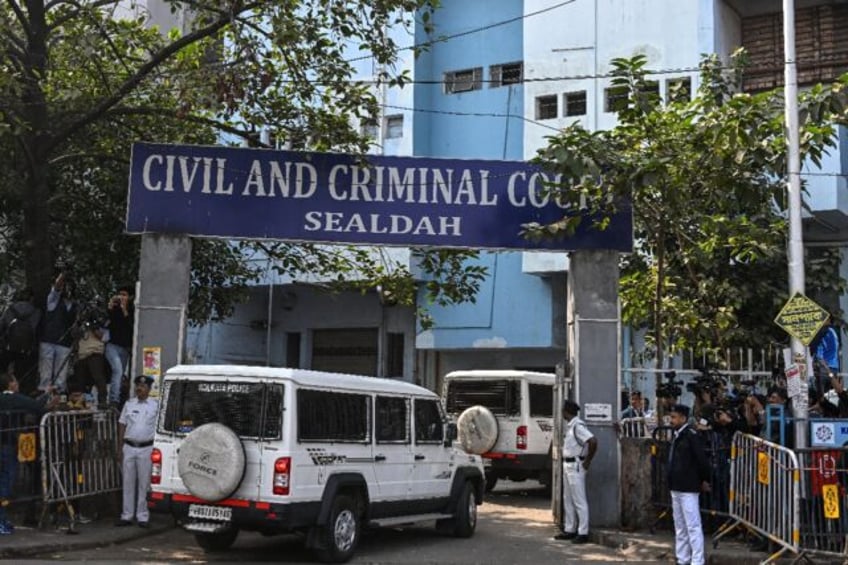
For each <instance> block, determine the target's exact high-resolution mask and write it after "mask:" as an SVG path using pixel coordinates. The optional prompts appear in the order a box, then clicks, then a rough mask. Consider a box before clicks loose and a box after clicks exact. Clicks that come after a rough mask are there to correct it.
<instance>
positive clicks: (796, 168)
mask: <svg viewBox="0 0 848 565" xmlns="http://www.w3.org/2000/svg"><path fill="white" fill-rule="evenodd" d="M783 53H784V84H783V94H784V100H785V120H786V146H787V147H786V150H787V159H786V167H787V171H786V173H787V174H786V176H787V187H786V188H787V193H788V196H789V199H788V200H789V248H788V258H789V295H790V296H794V295H795V293H801V294H805V291H804V288H805V280H804V240H803V234H802V225H801V150H800V141H799V133H798V72H797V68H796V63H795V0H783ZM791 343H792V362H793V363H797V364H799V365H800V366H801V375H803V376H804V377H805V379H804V382H803V383H802V386H801V394H799V395H797V396H794V397H793V398H792V412H793V415H794V417H795V447H797V448H802V447H806V446H807V435H806V425H807V402H808V395H807V382H808V381H807V379H809V376H810V375H807V374H806V368H807V348H806V347H805V346H804V344H803V343H801V341H800V340H799V339H798V338H796V337H793V338H792V341H791Z"/></svg>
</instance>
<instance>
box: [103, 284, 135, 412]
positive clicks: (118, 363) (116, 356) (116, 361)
mask: <svg viewBox="0 0 848 565" xmlns="http://www.w3.org/2000/svg"><path fill="white" fill-rule="evenodd" d="M134 321H135V308H134V307H133V304H132V294H131V293H130V288H129V287H128V286H122V287H121V288H119V289H118V294H116V295H115V296H113V297H112V300H110V301H109V334H110V339H109V343H107V344H106V359H107V360H108V361H109V367H110V369H111V371H112V373H111V377H112V378H111V379H110V384H109V404H111V405H112V406H114V407H115V408H118V407H119V406H120V404H121V381H122V380H123V378H124V372H125V371H126V370H127V363H128V362H129V358H130V351H132V340H133V324H134Z"/></svg>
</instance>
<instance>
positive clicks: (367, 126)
mask: <svg viewBox="0 0 848 565" xmlns="http://www.w3.org/2000/svg"><path fill="white" fill-rule="evenodd" d="M360 133H361V134H362V137H367V138H368V139H377V137H378V135H379V133H380V132H379V131H378V124H377V120H375V119H373V118H366V119H364V120H362V122H361V123H360Z"/></svg>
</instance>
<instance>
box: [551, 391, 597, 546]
mask: <svg viewBox="0 0 848 565" xmlns="http://www.w3.org/2000/svg"><path fill="white" fill-rule="evenodd" d="M579 412H580V406H579V405H578V404H577V403H576V402H572V401H571V400H566V401H565V402H563V405H562V416H563V419H564V420H565V421H566V424H565V430H564V431H563V441H562V472H563V481H562V505H563V513H564V514H565V524H564V525H563V531H562V533H560V534H557V535H556V536H555V539H559V540H571V542H572V543H587V542H588V541H589V503H588V502H587V501H586V472H587V471H588V470H589V466H590V465H591V463H592V458H593V457H594V456H595V451H597V449H598V440H597V439H595V436H594V435H592V432H590V431H589V428H587V427H586V424H585V423H584V422H583V420H581V419H580V418H578V417H577V414H578V413H579Z"/></svg>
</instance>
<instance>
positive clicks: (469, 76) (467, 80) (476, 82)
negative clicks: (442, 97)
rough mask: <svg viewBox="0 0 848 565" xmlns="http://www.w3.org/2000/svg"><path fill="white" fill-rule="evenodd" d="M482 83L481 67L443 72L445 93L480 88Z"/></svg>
mask: <svg viewBox="0 0 848 565" xmlns="http://www.w3.org/2000/svg"><path fill="white" fill-rule="evenodd" d="M482 85H483V67H476V68H473V69H463V70H461V71H451V72H448V73H445V93H446V94H455V93H457V92H469V91H471V90H480V88H481V87H482Z"/></svg>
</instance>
